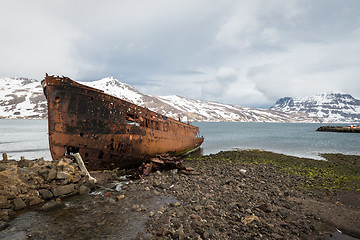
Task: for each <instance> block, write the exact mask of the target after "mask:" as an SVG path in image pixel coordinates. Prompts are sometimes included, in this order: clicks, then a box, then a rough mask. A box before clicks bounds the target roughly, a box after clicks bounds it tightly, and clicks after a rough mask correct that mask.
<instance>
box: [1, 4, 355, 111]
mask: <svg viewBox="0 0 360 240" xmlns="http://www.w3.org/2000/svg"><path fill="white" fill-rule="evenodd" d="M0 6H1V7H0V76H3V77H29V78H35V79H39V80H41V79H42V78H43V77H44V75H45V73H46V72H47V73H49V74H54V75H65V76H68V77H70V78H72V79H74V80H81V81H92V80H98V79H101V78H103V77H108V76H114V77H115V78H117V79H119V80H120V81H122V82H125V83H128V84H130V85H132V86H134V87H136V88H137V89H139V90H140V91H142V92H144V93H147V94H151V95H171V94H177V95H181V96H184V97H189V98H196V99H202V100H207V101H210V100H211V101H218V102H224V103H230V104H236V105H241V106H251V107H269V106H271V105H272V104H273V103H274V102H275V101H276V100H277V99H278V98H280V97H285V96H293V97H301V96H311V95H313V94H318V93H323V92H326V91H336V92H337V91H340V92H346V93H350V94H351V95H353V96H354V97H356V98H360V1H359V0H342V1H340V0H292V1H289V0H248V1H247V0H207V1H205V0H151V1H149V0H131V1H130V0H105V1H95V0H71V1H70V0H61V1H60V0H52V1H48V0H43V1H40V0H33V1H28V0H23V1H18V0H2V1H1V3H0Z"/></svg>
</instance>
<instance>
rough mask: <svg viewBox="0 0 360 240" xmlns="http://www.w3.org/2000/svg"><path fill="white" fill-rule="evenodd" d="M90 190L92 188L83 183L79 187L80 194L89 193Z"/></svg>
mask: <svg viewBox="0 0 360 240" xmlns="http://www.w3.org/2000/svg"><path fill="white" fill-rule="evenodd" d="M89 192H91V190H90V188H88V187H86V186H84V185H82V186H80V187H79V194H80V195H82V194H88V193H89Z"/></svg>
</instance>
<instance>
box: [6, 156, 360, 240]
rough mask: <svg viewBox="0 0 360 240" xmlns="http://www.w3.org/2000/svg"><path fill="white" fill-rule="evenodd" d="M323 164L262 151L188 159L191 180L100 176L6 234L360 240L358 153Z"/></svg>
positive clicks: (167, 175) (164, 175) (171, 174)
mask: <svg viewBox="0 0 360 240" xmlns="http://www.w3.org/2000/svg"><path fill="white" fill-rule="evenodd" d="M322 157H324V158H325V159H327V161H317V160H312V159H305V158H298V157H292V156H287V155H283V154H276V153H272V152H266V151H259V150H247V151H227V152H219V153H217V154H210V155H206V156H202V157H199V158H194V159H186V160H185V161H184V164H185V165H186V166H189V167H192V168H194V169H195V171H194V172H193V174H191V175H188V173H182V172H181V171H178V170H170V171H164V172H156V173H152V174H150V176H140V178H139V179H135V180H128V182H127V183H126V184H125V185H122V187H121V188H117V190H116V188H115V187H116V186H117V185H116V184H115V185H114V182H119V181H123V179H124V174H125V175H127V174H129V173H128V172H127V171H119V170H114V171H104V172H99V171H98V172H92V173H91V174H92V175H93V176H95V177H96V178H97V179H98V183H97V186H96V188H95V190H93V191H95V192H96V193H97V194H89V195H81V196H75V197H71V198H62V197H60V198H62V200H61V201H63V202H66V201H70V202H69V204H58V206H57V207H56V208H55V209H52V210H49V211H47V212H46V213H43V212H38V213H37V210H36V206H35V210H34V207H32V208H31V209H32V210H31V211H29V212H28V211H26V212H23V214H21V215H18V216H17V218H19V220H18V221H17V220H16V219H17V218H15V219H14V220H11V219H10V221H9V222H7V223H5V225H4V226H5V227H3V228H1V229H2V231H1V232H0V237H3V236H12V235H11V234H15V233H16V234H19V233H22V234H23V235H24V236H29V235H31V236H37V237H38V239H46V237H48V238H49V237H51V239H71V238H77V239H85V238H99V237H103V238H105V239H112V238H119V237H120V238H121V236H128V239H136V238H137V239H196V238H201V239H247V238H252V239H299V238H300V239H329V236H330V235H331V234H334V233H335V232H336V229H339V230H341V231H342V232H344V233H346V234H348V235H351V236H354V237H357V238H360V231H359V228H358V226H360V156H354V155H343V154H323V155H322ZM0 162H1V161H0ZM22 164H24V162H22ZM44 164H46V163H44ZM21 169H22V168H21V167H19V171H20V172H21V171H22V170H21ZM29 170H30V169H28V171H29ZM4 171H7V170H5V169H4V170H2V172H4ZM2 172H0V174H1V173H2ZM40 173H41V174H44V171H40ZM0 180H1V179H0ZM72 181H73V180H72ZM1 183H2V182H1ZM69 183H70V184H72V183H71V182H69ZM50 185H51V184H50ZM44 186H45V185H44ZM75 192H76V191H75ZM10 201H11V200H10ZM59 201H60V200H59ZM42 204H43V203H40V204H39V205H38V208H41V206H42ZM34 211H35V212H34ZM32 212H34V213H32ZM35 213H36V214H35ZM75 213H76V215H74V214H75ZM53 215H54V216H56V219H57V221H54V220H53V218H52V217H51V216H53ZM70 216H72V217H70ZM119 216H122V217H119ZM26 219H28V220H29V221H30V219H31V222H33V223H32V224H30V223H27V221H26ZM44 222H46V224H47V227H46V228H44V227H42V224H43V223H44ZM29 224H30V225H31V226H30V227H29ZM0 225H1V224H0ZM90 228H91V231H90ZM134 228H135V229H134ZM41 237H42V238H41Z"/></svg>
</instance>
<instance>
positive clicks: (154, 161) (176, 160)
mask: <svg viewBox="0 0 360 240" xmlns="http://www.w3.org/2000/svg"><path fill="white" fill-rule="evenodd" d="M183 161H184V159H183V158H181V157H176V156H172V155H170V154H166V153H165V154H158V155H156V157H153V158H151V159H149V160H148V161H146V162H144V163H143V164H142V165H141V167H140V168H139V170H140V172H141V173H142V174H143V175H146V176H148V175H149V174H150V173H151V172H154V171H157V170H160V171H162V170H168V169H178V170H180V172H181V173H184V174H189V175H190V174H197V173H196V172H195V171H194V169H193V168H191V167H186V166H185V165H184V164H183Z"/></svg>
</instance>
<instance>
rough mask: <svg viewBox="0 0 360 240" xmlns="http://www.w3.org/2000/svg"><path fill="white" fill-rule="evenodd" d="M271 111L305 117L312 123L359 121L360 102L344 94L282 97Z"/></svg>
mask: <svg viewBox="0 0 360 240" xmlns="http://www.w3.org/2000/svg"><path fill="white" fill-rule="evenodd" d="M271 109H273V110H277V111H282V112H284V113H288V114H296V115H299V114H300V115H303V116H307V117H308V118H310V119H312V121H313V122H359V121H360V100H358V99H355V98H353V97H352V96H351V95H349V94H344V93H332V92H330V93H323V94H319V95H315V96H312V97H303V98H291V97H284V98H281V99H279V100H278V101H277V102H276V103H275V105H274V106H273V107H271ZM295 118H296V117H295Z"/></svg>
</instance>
